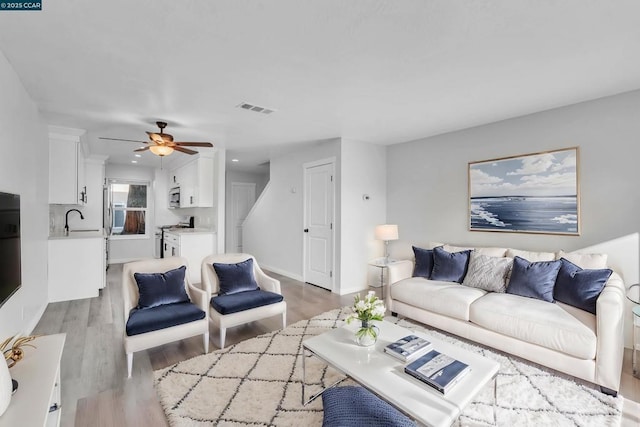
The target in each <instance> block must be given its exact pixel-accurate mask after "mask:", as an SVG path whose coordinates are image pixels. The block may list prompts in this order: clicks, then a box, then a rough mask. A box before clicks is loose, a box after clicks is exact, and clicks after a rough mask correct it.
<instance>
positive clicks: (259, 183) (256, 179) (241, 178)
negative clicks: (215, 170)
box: [225, 170, 269, 252]
mask: <svg viewBox="0 0 640 427" xmlns="http://www.w3.org/2000/svg"><path fill="white" fill-rule="evenodd" d="M234 182H243V183H250V184H255V185H256V200H258V198H259V197H260V194H261V193H262V191H263V190H264V187H265V186H266V185H267V182H269V173H268V172H265V173H250V172H240V171H231V170H228V171H227V174H226V185H225V186H226V196H227V197H231V184H232V183H234ZM231 208H232V207H231V200H225V215H226V218H227V219H229V218H231ZM234 228H235V227H234V224H232V223H231V222H230V221H227V224H226V225H225V230H226V233H225V236H226V238H225V240H226V241H225V248H226V251H227V252H233V250H232V249H230V246H231V242H230V240H229V239H230V238H231V236H233V233H234Z"/></svg>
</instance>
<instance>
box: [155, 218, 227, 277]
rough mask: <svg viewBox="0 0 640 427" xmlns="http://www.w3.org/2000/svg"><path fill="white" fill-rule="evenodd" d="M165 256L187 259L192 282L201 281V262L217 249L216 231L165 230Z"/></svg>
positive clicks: (202, 229) (194, 229) (200, 229)
mask: <svg viewBox="0 0 640 427" xmlns="http://www.w3.org/2000/svg"><path fill="white" fill-rule="evenodd" d="M163 241H164V248H163V249H164V250H163V253H164V257H165V258H168V257H170V256H181V257H184V258H186V259H187V261H188V263H189V265H188V266H187V270H188V272H189V279H190V280H191V283H193V284H196V283H200V264H201V263H202V260H203V259H204V258H205V257H206V256H208V255H211V254H215V253H218V252H217V250H216V247H217V246H216V233H215V232H214V231H212V230H209V229H204V228H173V229H166V230H164V239H163Z"/></svg>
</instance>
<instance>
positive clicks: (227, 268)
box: [213, 258, 259, 295]
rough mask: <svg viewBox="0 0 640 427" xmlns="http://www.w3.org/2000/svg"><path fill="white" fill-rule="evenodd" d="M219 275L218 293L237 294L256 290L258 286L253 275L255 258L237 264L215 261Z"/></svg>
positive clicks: (214, 266)
mask: <svg viewBox="0 0 640 427" xmlns="http://www.w3.org/2000/svg"><path fill="white" fill-rule="evenodd" d="M213 268H214V269H215V270H216V274H217V275H218V282H219V283H220V291H219V292H218V295H229V294H236V293H238V292H245V291H255V290H257V289H259V288H258V284H257V283H256V279H255V278H254V277H253V258H249V259H248V260H246V261H242V262H239V263H237V264H220V263H216V262H214V263H213Z"/></svg>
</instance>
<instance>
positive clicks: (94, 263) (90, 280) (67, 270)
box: [48, 229, 106, 302]
mask: <svg viewBox="0 0 640 427" xmlns="http://www.w3.org/2000/svg"><path fill="white" fill-rule="evenodd" d="M48 246H49V257H48V266H49V302H58V301H69V300H76V299H82V298H94V297H97V296H98V291H99V290H100V289H102V288H104V286H105V284H106V283H105V281H106V274H105V273H106V272H105V269H106V265H105V255H104V254H105V250H106V248H105V233H104V230H102V229H99V230H75V231H71V232H69V235H65V234H64V233H62V232H59V233H52V234H51V235H50V236H49V245H48Z"/></svg>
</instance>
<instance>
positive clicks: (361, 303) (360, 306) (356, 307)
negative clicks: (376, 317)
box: [353, 300, 370, 312]
mask: <svg viewBox="0 0 640 427" xmlns="http://www.w3.org/2000/svg"><path fill="white" fill-rule="evenodd" d="M353 308H354V310H355V311H358V312H360V311H366V310H368V309H369V308H370V307H369V304H367V303H366V302H364V301H363V300H360V301H358V302H357V303H356V304H355V305H354V307H353Z"/></svg>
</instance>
